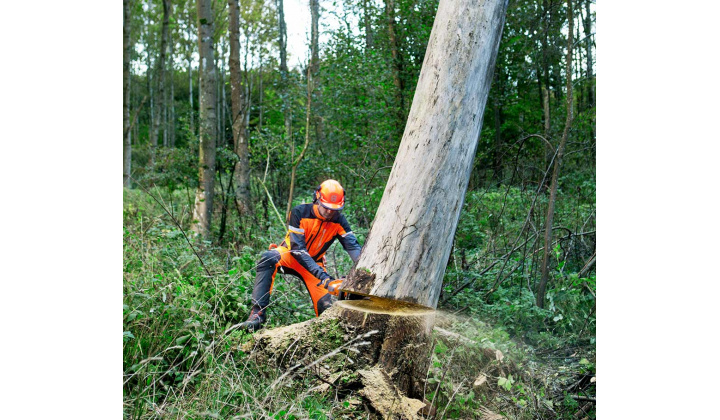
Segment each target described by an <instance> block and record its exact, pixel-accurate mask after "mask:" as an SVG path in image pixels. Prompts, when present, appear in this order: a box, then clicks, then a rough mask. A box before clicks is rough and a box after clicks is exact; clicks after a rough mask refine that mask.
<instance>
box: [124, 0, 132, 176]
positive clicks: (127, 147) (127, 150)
mask: <svg viewBox="0 0 720 420" xmlns="http://www.w3.org/2000/svg"><path fill="white" fill-rule="evenodd" d="M130 48H131V45H130V0H123V186H124V187H127V188H130V168H131V162H132V157H131V154H132V146H131V144H130Z"/></svg>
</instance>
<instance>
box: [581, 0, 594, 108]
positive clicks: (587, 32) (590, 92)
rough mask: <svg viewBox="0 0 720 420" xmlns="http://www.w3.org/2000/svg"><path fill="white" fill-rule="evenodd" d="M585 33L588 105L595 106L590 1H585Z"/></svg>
mask: <svg viewBox="0 0 720 420" xmlns="http://www.w3.org/2000/svg"><path fill="white" fill-rule="evenodd" d="M583 31H584V32H585V59H586V60H587V61H586V71H587V76H586V78H587V103H588V105H589V106H594V105H595V91H594V87H595V83H594V81H593V61H592V36H591V34H592V14H591V11H590V0H585V20H584V22H583Z"/></svg>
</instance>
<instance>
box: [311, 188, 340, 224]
mask: <svg viewBox="0 0 720 420" xmlns="http://www.w3.org/2000/svg"><path fill="white" fill-rule="evenodd" d="M315 201H317V203H318V212H319V213H320V215H321V216H322V217H324V218H325V219H333V218H334V217H335V215H336V214H337V213H338V212H340V210H342V209H343V207H345V190H344V189H343V187H342V185H340V183H339V182H337V181H335V180H334V179H328V180H327V181H325V182H323V183H322V184H320V186H319V187H318V188H317V190H315Z"/></svg>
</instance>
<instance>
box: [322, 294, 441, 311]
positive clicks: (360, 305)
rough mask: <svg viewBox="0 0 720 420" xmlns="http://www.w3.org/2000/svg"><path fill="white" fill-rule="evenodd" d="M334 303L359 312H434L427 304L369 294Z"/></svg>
mask: <svg viewBox="0 0 720 420" xmlns="http://www.w3.org/2000/svg"><path fill="white" fill-rule="evenodd" d="M336 305H338V306H340V307H341V308H346V309H354V310H356V311H361V312H368V313H372V314H387V315H394V316H417V315H429V314H432V313H433V312H435V310H434V309H432V308H428V307H427V306H422V305H417V304H414V303H409V302H404V301H401V300H393V299H383V298H379V297H375V296H370V297H369V299H362V300H340V301H338V302H337V303H336Z"/></svg>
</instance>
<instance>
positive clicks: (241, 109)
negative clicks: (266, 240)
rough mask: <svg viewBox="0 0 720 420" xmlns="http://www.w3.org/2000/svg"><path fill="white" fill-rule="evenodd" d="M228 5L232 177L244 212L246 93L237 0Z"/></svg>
mask: <svg viewBox="0 0 720 420" xmlns="http://www.w3.org/2000/svg"><path fill="white" fill-rule="evenodd" d="M228 6H229V7H230V15H229V19H230V20H229V23H228V31H229V32H230V60H229V61H230V99H231V101H232V115H231V121H232V135H233V144H234V149H235V154H236V155H237V157H238V161H237V162H235V168H234V170H233V176H234V179H235V204H236V205H237V208H238V209H239V210H240V212H242V213H243V214H246V213H247V212H249V211H250V160H249V157H248V153H249V152H248V139H247V135H246V134H247V130H245V121H246V118H245V114H246V113H247V109H246V108H245V103H246V100H245V95H244V92H243V86H242V72H241V69H240V12H239V8H238V0H228Z"/></svg>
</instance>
